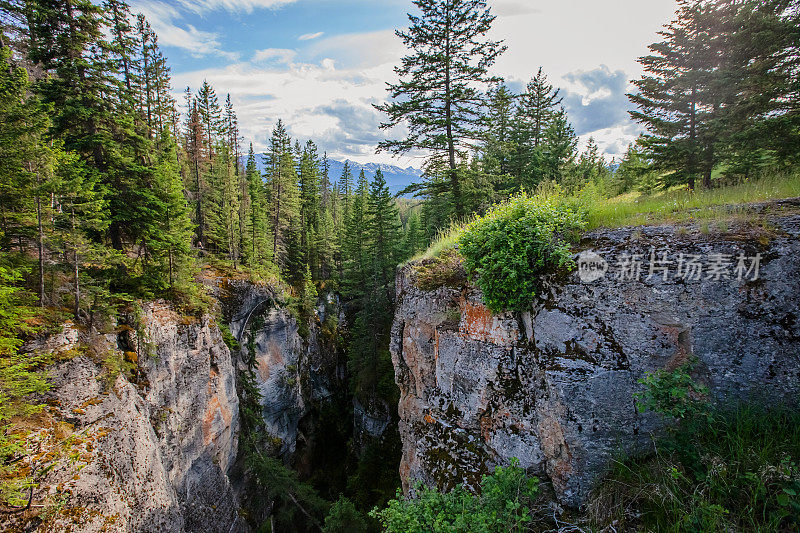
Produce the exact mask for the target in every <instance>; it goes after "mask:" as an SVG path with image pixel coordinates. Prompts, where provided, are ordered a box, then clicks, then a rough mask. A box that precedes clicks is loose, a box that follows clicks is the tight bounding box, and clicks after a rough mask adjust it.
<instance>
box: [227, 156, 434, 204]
mask: <svg viewBox="0 0 800 533" xmlns="http://www.w3.org/2000/svg"><path fill="white" fill-rule="evenodd" d="M345 161H346V162H347V163H348V164H349V165H350V171H351V172H352V174H353V183H355V182H356V180H357V179H358V174H359V173H360V172H361V170H362V169H363V170H364V173H365V174H366V175H367V180H371V179H372V177H373V176H374V175H375V172H376V171H377V170H378V169H379V168H380V169H381V172H383V177H384V178H386V184H387V185H388V186H389V190H390V191H391V192H392V194H397V193H398V192H400V191H401V190H403V189H404V188H406V187H408V186H409V185H411V184H412V183H419V181H420V180H421V178H422V174H423V172H422V170H421V169H418V168H414V167H408V168H401V167H398V166H395V165H386V164H381V163H357V162H355V161H351V160H349V159H346V160H345ZM345 161H339V160H336V159H328V164H329V165H330V170H329V171H328V176H329V177H330V180H331V182H333V183H335V182H336V181H338V180H339V178H340V177H341V175H342V171H343V170H344V164H345ZM242 163H243V164H245V163H246V160H245V161H243V162H242ZM256 163H257V165H258V169H259V170H260V171H261V172H263V171H264V162H263V158H262V154H257V155H256Z"/></svg>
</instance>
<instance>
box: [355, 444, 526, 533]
mask: <svg viewBox="0 0 800 533" xmlns="http://www.w3.org/2000/svg"><path fill="white" fill-rule="evenodd" d="M480 488H481V490H480V492H481V494H480V495H479V496H476V495H474V494H472V493H470V492H469V491H468V490H467V489H466V488H465V487H463V486H459V487H456V488H455V489H453V490H451V491H450V492H439V491H438V490H436V489H430V488H426V487H423V486H419V487H417V489H416V497H415V498H404V497H403V496H402V493H400V492H398V495H397V499H396V500H392V501H390V502H389V505H388V507H387V508H386V509H384V510H378V509H374V510H373V511H372V512H371V513H370V516H373V517H375V518H377V519H378V520H380V522H381V524H382V525H383V527H384V528H385V530H386V531H387V532H390V533H391V532H397V533H400V532H402V533H437V532H445V531H447V532H452V531H464V532H466V531H469V532H486V533H490V532H495V531H497V532H506V531H524V530H526V528H527V527H528V526H530V525H531V523H532V521H533V514H532V512H531V508H532V504H533V502H534V501H535V499H536V497H537V495H538V493H539V480H538V479H537V478H535V477H534V478H529V477H527V476H526V475H525V470H523V469H522V468H520V466H519V461H517V460H516V459H514V460H512V461H511V464H510V465H509V466H508V467H505V468H504V467H501V466H498V467H497V468H495V471H494V474H493V475H490V476H484V478H483V480H482V481H481V487H480Z"/></svg>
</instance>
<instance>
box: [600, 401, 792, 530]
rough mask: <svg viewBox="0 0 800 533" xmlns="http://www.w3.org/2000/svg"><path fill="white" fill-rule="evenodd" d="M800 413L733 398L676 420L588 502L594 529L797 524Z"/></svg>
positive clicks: (752, 527) (768, 527)
mask: <svg viewBox="0 0 800 533" xmlns="http://www.w3.org/2000/svg"><path fill="white" fill-rule="evenodd" d="M798 488H800V414H798V413H797V412H796V411H794V412H792V411H788V410H779V409H778V410H776V409H774V408H772V409H767V408H760V407H758V406H752V405H751V406H741V405H740V406H736V407H734V408H730V409H714V410H711V411H709V416H708V421H707V422H704V423H702V424H691V423H685V422H682V423H681V425H680V427H679V428H678V430H677V431H673V432H670V433H669V434H668V436H667V437H665V438H663V439H662V440H659V441H657V442H656V453H655V455H653V456H650V457H646V458H642V459H622V460H620V461H618V462H617V463H616V464H615V465H614V468H613V470H612V472H611V474H610V475H609V476H608V477H607V478H606V479H605V480H604V481H603V482H602V483H601V484H600V486H599V488H598V490H597V491H595V493H594V495H593V497H592V500H591V501H590V503H589V509H590V514H591V517H592V519H593V522H594V523H595V524H596V526H597V527H598V529H602V528H603V527H605V526H607V525H608V524H612V523H613V524H614V526H615V528H616V529H617V530H618V531H620V530H622V529H625V530H637V531H665V532H675V533H678V532H682V531H709V532H712V531H719V532H723V531H795V530H796V529H797V527H800V498H798Z"/></svg>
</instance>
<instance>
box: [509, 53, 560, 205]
mask: <svg viewBox="0 0 800 533" xmlns="http://www.w3.org/2000/svg"><path fill="white" fill-rule="evenodd" d="M561 101H562V99H561V98H560V97H559V90H558V89H556V88H554V87H553V86H552V85H551V84H550V83H548V81H547V76H546V75H545V74H544V72H543V71H542V68H541V67H539V71H538V72H537V73H536V76H534V78H533V79H532V80H531V81H530V82H529V83H528V85H527V88H526V89H525V92H523V93H522V94H521V95H520V96H519V99H518V103H517V107H516V110H515V115H514V126H513V128H512V134H511V138H512V139H513V141H514V144H515V147H516V151H515V153H514V156H513V157H512V161H511V166H512V169H513V170H512V173H513V174H514V176H515V177H516V178H517V180H518V185H519V188H526V189H528V190H531V189H533V187H535V186H536V184H537V183H539V182H540V181H542V180H543V179H545V177H546V174H547V167H546V161H545V152H546V147H545V146H544V145H545V144H546V143H547V130H548V128H549V127H550V124H551V123H552V121H553V118H554V117H555V115H556V113H557V112H558V106H559V105H560V104H561Z"/></svg>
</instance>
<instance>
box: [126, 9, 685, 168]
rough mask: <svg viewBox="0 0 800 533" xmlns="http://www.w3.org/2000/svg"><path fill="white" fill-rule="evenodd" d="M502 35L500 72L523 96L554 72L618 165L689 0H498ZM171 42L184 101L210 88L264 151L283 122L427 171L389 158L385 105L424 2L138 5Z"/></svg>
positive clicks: (325, 142)
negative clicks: (634, 114) (650, 66)
mask: <svg viewBox="0 0 800 533" xmlns="http://www.w3.org/2000/svg"><path fill="white" fill-rule="evenodd" d="M488 4H489V6H490V7H491V9H492V12H493V13H494V14H495V15H497V19H496V21H495V23H494V26H493V28H492V33H491V35H490V37H492V38H493V39H496V40H503V41H504V43H505V44H506V45H507V46H508V51H507V52H506V53H505V54H504V55H503V56H502V57H501V58H500V59H499V60H498V62H497V64H496V65H495V66H494V68H493V73H494V74H497V75H500V76H502V77H504V78H505V79H506V81H507V83H508V84H509V86H510V87H511V88H512V89H514V90H516V91H521V90H522V89H523V88H524V86H525V84H526V83H527V82H528V80H529V79H530V78H531V77H532V76H534V75H535V74H536V71H537V70H538V68H539V67H540V66H541V67H542V68H543V69H544V72H545V74H547V76H548V78H549V81H550V82H551V83H553V84H554V85H555V86H556V87H559V88H560V89H561V95H562V97H563V99H564V100H563V102H564V106H565V107H566V109H567V112H568V114H569V117H570V121H571V122H572V124H573V126H574V128H575V131H576V133H577V134H578V135H579V136H580V139H581V146H585V143H586V142H587V140H588V139H589V137H593V138H594V139H595V140H596V141H597V143H598V145H599V146H600V149H601V151H603V152H604V153H605V154H607V157H608V158H610V157H613V156H617V157H618V156H619V155H621V154H622V153H624V151H625V148H626V146H627V145H628V143H629V142H631V141H632V140H633V139H635V138H636V136H637V135H638V133H639V132H640V128H639V126H638V125H637V124H635V123H633V122H632V121H631V120H630V118H629V116H628V113H627V111H628V110H629V109H630V107H631V106H630V104H629V102H628V99H627V98H626V97H625V94H626V93H627V92H629V91H630V90H631V85H630V80H633V79H636V78H638V77H639V76H641V74H642V70H641V67H640V66H639V64H638V63H637V61H636V59H637V58H638V57H639V56H642V55H644V54H646V53H647V45H648V44H650V43H652V42H654V41H657V40H658V36H657V35H656V32H657V31H659V30H660V29H661V28H662V26H663V25H664V24H666V23H667V22H669V20H670V19H671V18H672V15H673V13H674V11H675V9H676V0H488ZM131 7H132V10H133V12H134V13H137V12H141V13H144V14H145V16H146V17H147V18H148V20H149V21H150V23H151V25H152V26H153V28H154V29H155V31H156V33H157V34H158V36H159V44H160V45H161V47H162V50H163V52H164V54H165V55H166V56H167V57H168V59H169V63H170V65H171V67H172V77H173V86H174V89H175V92H176V96H177V97H178V98H177V99H178V102H179V103H181V104H182V103H183V98H182V97H181V96H179V95H180V94H181V93H182V92H183V90H184V89H185V87H187V86H189V87H191V88H192V89H193V90H196V89H197V88H198V87H199V86H200V85H201V84H202V82H203V80H208V82H209V83H211V84H212V85H213V86H214V88H215V89H216V91H217V94H218V95H219V96H220V101H223V100H224V98H225V95H226V94H228V93H229V94H230V95H231V99H232V101H233V103H234V106H235V108H236V111H237V114H238V116H239V122H240V127H241V131H242V135H243V137H244V139H245V142H246V143H250V142H252V143H253V145H254V148H255V150H256V151H257V152H259V151H262V150H263V149H264V148H265V147H266V144H267V138H268V137H269V134H270V132H271V131H272V128H273V127H274V125H275V122H276V121H277V120H278V119H279V118H280V119H283V121H284V123H286V124H287V126H288V128H289V132H290V133H291V134H292V136H293V137H295V138H297V139H299V140H301V141H304V140H306V139H313V140H314V141H315V142H316V143H317V145H318V146H319V147H320V149H321V150H326V151H327V152H328V154H329V155H330V156H331V157H333V158H337V159H344V158H348V159H352V160H355V161H358V162H361V163H367V162H378V163H388V164H394V165H399V166H403V167H405V166H415V167H420V166H421V165H422V157H421V156H419V155H416V156H415V155H411V156H403V157H395V156H392V155H391V154H387V153H381V154H376V153H375V149H376V146H377V144H378V142H380V141H381V140H383V139H385V138H386V137H387V136H392V137H397V136H399V135H402V128H399V129H396V130H395V131H393V132H386V131H383V130H381V129H380V128H379V125H380V123H381V121H382V120H383V119H385V117H382V116H381V114H380V113H379V112H378V111H376V110H375V109H374V108H373V107H372V105H373V104H376V103H380V102H383V101H384V100H385V99H386V98H387V92H386V82H387V81H391V80H394V79H396V78H395V75H394V73H393V67H394V66H395V65H396V64H398V63H399V60H400V58H401V57H402V56H403V55H404V53H405V49H404V48H403V45H402V43H401V42H400V39H399V38H398V37H396V36H395V34H394V30H395V29H402V28H406V27H407V26H408V16H407V13H409V12H412V13H413V12H415V7H414V6H413V4H412V2H411V0H170V1H167V0H133V1H132V2H131Z"/></svg>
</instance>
